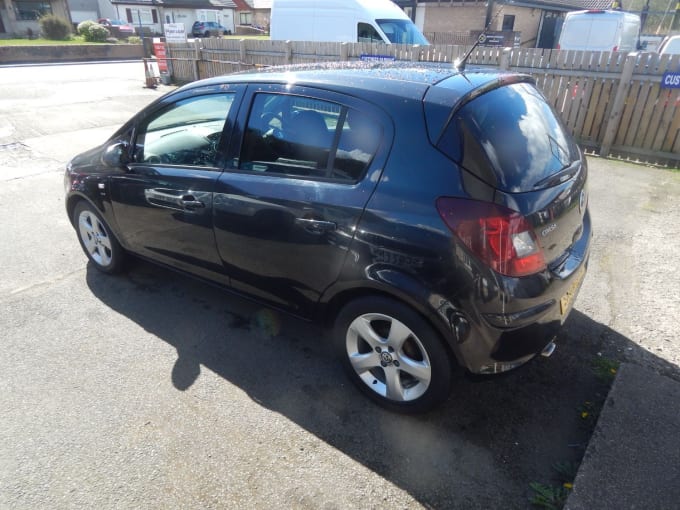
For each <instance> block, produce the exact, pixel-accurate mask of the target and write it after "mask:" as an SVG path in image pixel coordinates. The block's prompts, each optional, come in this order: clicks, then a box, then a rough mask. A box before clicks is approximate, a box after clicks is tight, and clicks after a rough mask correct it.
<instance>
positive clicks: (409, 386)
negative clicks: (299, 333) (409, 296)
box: [345, 313, 432, 402]
mask: <svg viewBox="0 0 680 510" xmlns="http://www.w3.org/2000/svg"><path fill="white" fill-rule="evenodd" d="M345 347H346V350H347V356H348V357H349V361H350V364H351V366H352V368H353V369H354V371H355V372H356V373H357V375H358V376H359V378H360V379H361V380H362V381H363V382H364V384H366V386H368V387H369V388H370V389H371V390H372V391H374V392H375V393H376V394H378V395H380V396H381V397H384V398H387V399H389V400H393V401H396V402H408V401H411V400H415V399H417V398H419V397H420V396H422V395H423V394H424V393H425V392H426V391H427V389H428V387H429V386H430V382H431V380H432V365H431V363H430V358H429V356H428V354H427V351H426V349H425V347H424V346H423V343H422V342H421V341H420V340H419V339H418V337H417V336H416V334H415V333H414V332H413V331H411V329H409V328H408V326H406V325H405V324H404V323H402V322H400V321H398V320H397V319H395V318H394V317H390V316H389V315H384V314H378V313H366V314H363V315H361V316H359V317H357V318H356V319H354V320H353V321H352V322H351V324H350V325H349V328H348V329H347V334H346V341H345Z"/></svg>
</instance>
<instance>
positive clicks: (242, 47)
mask: <svg viewBox="0 0 680 510" xmlns="http://www.w3.org/2000/svg"><path fill="white" fill-rule="evenodd" d="M238 53H239V57H238V58H239V60H240V61H241V62H240V63H241V64H245V63H246V58H247V56H248V55H247V52H246V40H245V39H239V41H238ZM240 67H241V66H239V68H240Z"/></svg>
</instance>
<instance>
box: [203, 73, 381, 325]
mask: <svg viewBox="0 0 680 510" xmlns="http://www.w3.org/2000/svg"><path fill="white" fill-rule="evenodd" d="M243 104H244V106H243V107H242V108H241V112H240V114H239V119H238V125H239V127H240V128H241V130H242V135H241V136H240V137H234V139H233V144H232V147H231V152H230V156H231V160H230V163H229V165H228V168H227V170H226V171H225V172H224V173H223V174H222V175H221V176H220V178H219V180H218V182H217V188H216V192H215V199H214V209H215V238H216V240H217V245H218V250H219V254H220V256H221V258H222V261H223V263H224V266H225V270H226V272H227V274H228V275H229V277H230V279H231V285H232V288H233V289H234V290H237V291H240V292H243V293H246V294H251V295H253V296H256V297H257V298H259V299H262V300H266V301H268V302H269V303H271V304H272V305H274V306H277V307H280V308H283V309H286V310H288V311H291V312H293V313H295V314H297V315H301V316H308V315H310V314H311V312H312V308H313V307H314V305H315V304H316V302H317V301H318V300H319V297H320V295H321V294H322V292H323V291H324V289H326V288H327V287H328V286H329V285H331V284H332V283H333V282H335V281H336V279H337V278H338V274H339V272H340V268H341V267H342V264H343V262H344V260H345V257H346V256H348V250H349V246H350V243H351V240H352V238H353V236H354V230H355V227H356V225H357V223H358V221H359V218H360V216H361V214H362V212H363V209H364V207H365V205H366V203H367V201H368V199H369V198H370V196H371V194H372V192H373V190H374V188H375V186H376V185H377V182H378V180H379V177H380V174H381V171H382V170H381V169H382V168H383V167H384V164H385V161H386V159H387V155H388V152H389V147H390V143H391V140H392V124H391V121H390V120H389V117H388V116H387V115H386V114H385V113H384V112H382V111H381V110H380V109H378V108H377V107H375V106H373V105H371V104H367V103H364V102H362V101H359V100H357V99H355V98H350V97H345V96H343V95H339V94H334V93H330V92H325V91H321V90H317V89H312V88H305V87H298V86H279V85H268V86H262V87H257V86H252V85H251V86H249V88H248V91H247V93H246V96H245V98H244V103H243ZM350 256H351V255H350Z"/></svg>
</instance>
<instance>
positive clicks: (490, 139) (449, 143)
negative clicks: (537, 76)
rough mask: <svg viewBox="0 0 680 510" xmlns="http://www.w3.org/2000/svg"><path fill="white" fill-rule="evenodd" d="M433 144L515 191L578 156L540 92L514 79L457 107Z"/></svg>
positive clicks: (483, 176)
mask: <svg viewBox="0 0 680 510" xmlns="http://www.w3.org/2000/svg"><path fill="white" fill-rule="evenodd" d="M438 147H439V148H440V149H441V150H443V151H444V152H445V153H446V154H448V155H449V156H450V157H452V158H453V159H454V160H456V161H459V162H460V163H461V164H462V165H463V167H465V168H467V169H468V170H469V171H471V172H472V173H474V174H475V175H477V176H478V177H480V178H481V179H483V180H484V181H486V182H488V183H489V184H491V185H493V186H496V187H498V188H499V189H501V190H503V191H508V192H521V191H528V190H531V189H534V187H535V186H540V185H541V183H543V182H545V181H546V179H547V178H548V177H550V176H552V175H554V174H556V173H557V172H559V171H560V170H562V169H564V168H565V167H567V166H569V164H571V163H572V162H573V161H576V160H577V159H578V149H577V148H576V145H575V144H574V142H573V140H572V139H571V136H569V135H568V134H567V132H566V130H565V129H564V127H563V126H562V123H561V122H560V121H559V119H558V118H557V116H556V114H555V112H554V111H553V110H552V108H551V107H550V106H549V105H548V103H547V102H546V101H545V99H544V98H543V96H542V95H541V93H540V92H539V91H538V90H537V89H536V88H535V87H533V86H532V85H530V84H528V83H517V84H514V85H509V86H504V87H500V88H497V89H494V90H492V91H490V92H487V93H486V94H482V95H481V96H479V97H478V98H477V99H474V100H472V101H470V102H469V103H467V104H466V105H465V106H463V107H462V108H461V109H460V110H459V111H458V112H456V114H455V115H454V118H453V119H452V120H451V122H450V124H449V126H448V127H447V128H446V131H445V132H444V135H443V136H442V139H441V140H440V142H439V145H438Z"/></svg>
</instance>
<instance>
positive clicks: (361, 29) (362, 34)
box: [357, 23, 385, 43]
mask: <svg viewBox="0 0 680 510" xmlns="http://www.w3.org/2000/svg"><path fill="white" fill-rule="evenodd" d="M357 41H358V42H369V43H373V42H385V41H383V38H382V37H380V34H379V33H378V31H377V30H376V29H375V28H374V27H373V25H369V24H368V23H359V24H358V25H357Z"/></svg>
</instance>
